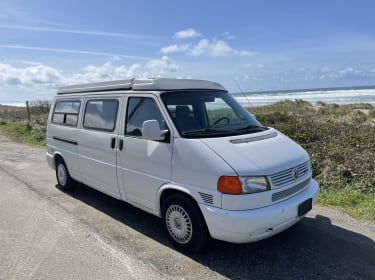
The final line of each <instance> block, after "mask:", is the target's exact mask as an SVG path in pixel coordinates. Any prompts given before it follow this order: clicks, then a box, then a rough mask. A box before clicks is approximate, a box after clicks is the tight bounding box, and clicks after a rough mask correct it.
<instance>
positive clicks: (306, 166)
mask: <svg viewBox="0 0 375 280" xmlns="http://www.w3.org/2000/svg"><path fill="white" fill-rule="evenodd" d="M310 172H311V168H310V161H306V162H305V163H302V164H300V165H297V166H295V167H292V168H289V169H286V170H283V171H280V172H277V173H275V174H272V175H271V176H269V178H270V180H271V183H272V186H273V188H280V187H283V186H285V185H288V184H292V183H293V182H294V181H295V180H296V179H297V178H303V177H304V176H306V175H308V174H310ZM296 174H297V175H298V176H296Z"/></svg>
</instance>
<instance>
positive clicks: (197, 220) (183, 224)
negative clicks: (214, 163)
mask: <svg viewBox="0 0 375 280" xmlns="http://www.w3.org/2000/svg"><path fill="white" fill-rule="evenodd" d="M162 214H163V223H164V227H165V229H166V231H167V233H168V236H169V239H170V240H171V242H172V244H173V245H174V246H175V247H177V248H178V249H181V250H183V251H187V252H196V251H199V250H200V249H202V248H203V247H204V246H205V245H206V244H207V242H208V240H209V234H208V230H207V226H206V223H205V221H204V219H203V216H202V213H201V211H200V209H199V208H198V206H197V204H196V203H195V202H194V201H192V199H190V198H189V197H187V196H185V195H182V194H173V195H171V196H169V197H168V198H167V199H166V200H165V202H164V203H163V208H162Z"/></svg>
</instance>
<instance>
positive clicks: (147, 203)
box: [118, 137, 172, 212]
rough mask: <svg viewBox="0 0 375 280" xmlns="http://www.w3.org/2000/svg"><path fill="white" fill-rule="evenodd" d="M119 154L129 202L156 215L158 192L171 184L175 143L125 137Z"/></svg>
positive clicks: (124, 188)
mask: <svg viewBox="0 0 375 280" xmlns="http://www.w3.org/2000/svg"><path fill="white" fill-rule="evenodd" d="M119 154H120V162H119V163H118V164H119V165H120V166H121V173H122V177H123V181H122V182H123V185H122V186H121V188H122V189H123V190H124V192H125V194H126V198H127V200H128V201H129V202H133V203H136V204H139V205H143V206H144V207H146V208H148V209H149V211H150V210H151V211H152V212H155V211H156V210H157V205H156V202H155V197H156V194H157V191H158V189H159V188H160V186H162V185H163V184H166V183H169V182H170V181H171V172H172V170H171V162H172V144H170V143H162V142H157V141H148V140H144V139H139V138H131V137H124V147H123V150H122V151H120V152H119Z"/></svg>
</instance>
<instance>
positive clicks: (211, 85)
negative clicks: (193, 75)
mask: <svg viewBox="0 0 375 280" xmlns="http://www.w3.org/2000/svg"><path fill="white" fill-rule="evenodd" d="M131 89H132V90H183V89H206V90H207V89H208V90H225V88H224V87H223V86H222V85H220V84H218V83H215V82H211V81H205V80H193V79H169V78H143V79H134V78H133V79H127V80H115V81H107V82H99V83H89V84H79V85H71V86H65V87H60V88H59V89H58V90H57V94H58V95H61V94H70V93H85V92H102V91H115V90H131Z"/></svg>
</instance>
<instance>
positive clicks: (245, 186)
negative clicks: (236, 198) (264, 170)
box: [240, 177, 270, 193]
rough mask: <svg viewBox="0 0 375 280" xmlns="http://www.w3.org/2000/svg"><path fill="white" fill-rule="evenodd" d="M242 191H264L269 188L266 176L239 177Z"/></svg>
mask: <svg viewBox="0 0 375 280" xmlns="http://www.w3.org/2000/svg"><path fill="white" fill-rule="evenodd" d="M240 179H241V183H242V192H243V193H258V192H265V191H268V190H269V189H270V184H269V183H268V180H267V178H266V177H241V178H240Z"/></svg>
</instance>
